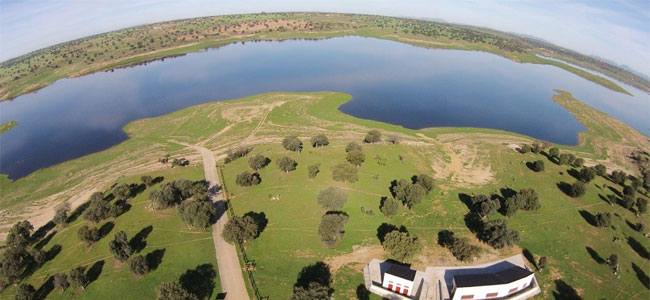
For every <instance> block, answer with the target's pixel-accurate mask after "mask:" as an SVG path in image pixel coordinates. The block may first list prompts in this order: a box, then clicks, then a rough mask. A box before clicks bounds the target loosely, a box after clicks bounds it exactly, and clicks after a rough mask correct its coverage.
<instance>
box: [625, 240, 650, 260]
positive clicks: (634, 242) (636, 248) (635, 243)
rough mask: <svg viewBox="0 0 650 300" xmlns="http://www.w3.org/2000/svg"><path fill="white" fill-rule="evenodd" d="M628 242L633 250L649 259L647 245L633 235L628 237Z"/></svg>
mask: <svg viewBox="0 0 650 300" xmlns="http://www.w3.org/2000/svg"><path fill="white" fill-rule="evenodd" d="M627 244H628V245H630V247H631V248H632V250H634V252H636V253H637V254H638V255H639V256H641V258H643V259H648V249H646V248H645V246H644V245H643V244H641V243H640V242H639V241H637V240H636V239H635V238H633V237H631V236H629V237H627Z"/></svg>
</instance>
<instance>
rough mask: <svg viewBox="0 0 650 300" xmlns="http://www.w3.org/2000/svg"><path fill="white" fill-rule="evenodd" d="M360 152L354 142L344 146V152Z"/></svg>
mask: <svg viewBox="0 0 650 300" xmlns="http://www.w3.org/2000/svg"><path fill="white" fill-rule="evenodd" d="M350 151H361V146H359V144H357V143H355V142H350V143H348V144H347V145H346V146H345V152H350Z"/></svg>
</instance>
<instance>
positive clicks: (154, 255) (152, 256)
mask: <svg viewBox="0 0 650 300" xmlns="http://www.w3.org/2000/svg"><path fill="white" fill-rule="evenodd" d="M163 256H165V249H164V248H163V249H156V250H153V251H151V252H149V253H147V255H146V256H145V259H146V260H147V266H149V270H150V271H153V270H155V269H157V268H158V266H160V264H161V263H162V259H163Z"/></svg>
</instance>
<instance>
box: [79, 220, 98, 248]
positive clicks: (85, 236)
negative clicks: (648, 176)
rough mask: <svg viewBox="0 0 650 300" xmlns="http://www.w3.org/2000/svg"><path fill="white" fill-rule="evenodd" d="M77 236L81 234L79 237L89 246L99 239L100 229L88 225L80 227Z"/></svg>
mask: <svg viewBox="0 0 650 300" xmlns="http://www.w3.org/2000/svg"><path fill="white" fill-rule="evenodd" d="M77 236H79V239H80V240H81V241H82V242H85V243H86V245H88V246H90V245H92V244H93V243H94V242H96V241H98V240H99V237H100V236H99V230H97V228H95V227H93V228H90V227H88V226H87V225H83V226H81V227H79V230H77Z"/></svg>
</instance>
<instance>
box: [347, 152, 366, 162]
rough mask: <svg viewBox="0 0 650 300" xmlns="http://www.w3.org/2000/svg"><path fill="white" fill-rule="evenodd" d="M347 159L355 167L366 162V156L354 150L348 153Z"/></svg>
mask: <svg viewBox="0 0 650 300" xmlns="http://www.w3.org/2000/svg"><path fill="white" fill-rule="evenodd" d="M345 159H346V160H347V161H348V162H349V163H351V164H353V165H355V166H361V164H362V163H363V162H364V161H366V155H365V154H363V152H361V151H358V150H354V151H350V152H348V154H347V155H346V157H345Z"/></svg>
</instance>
